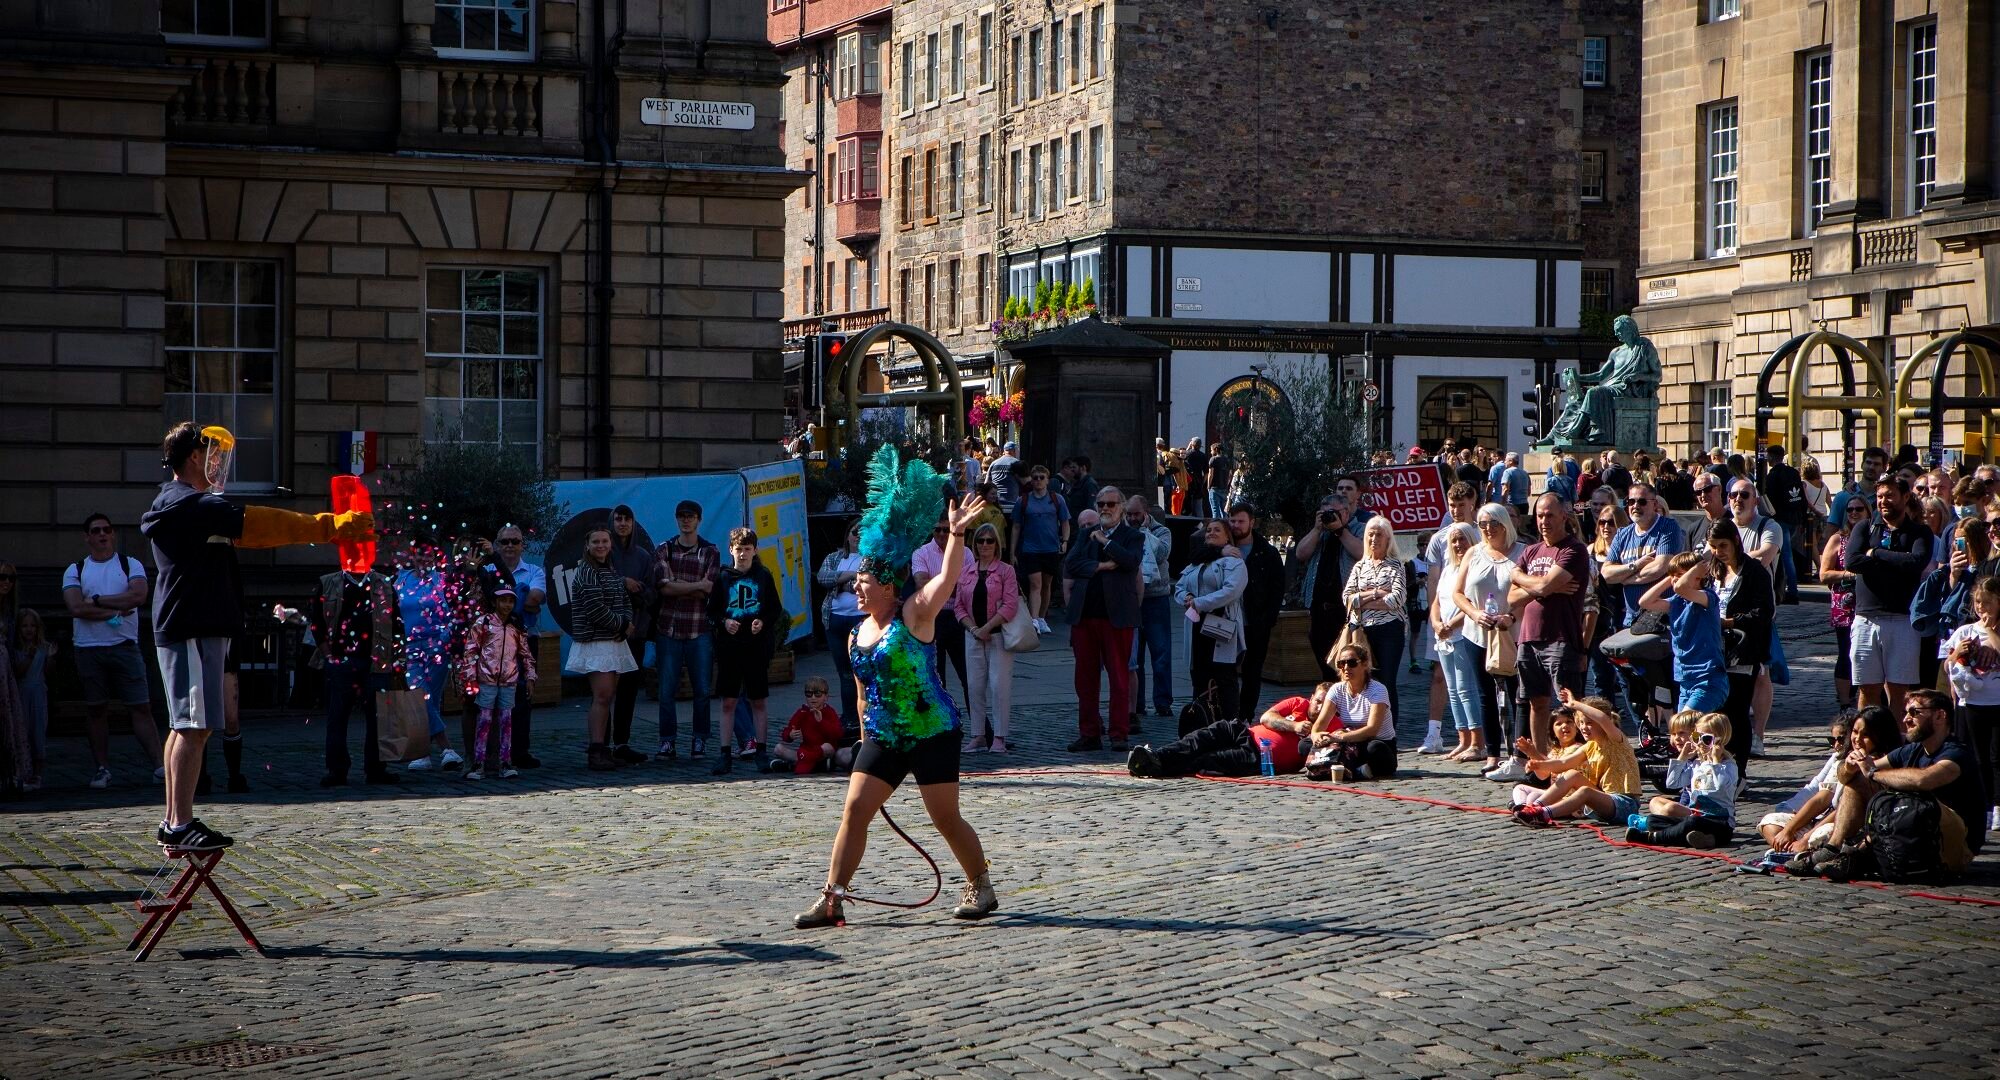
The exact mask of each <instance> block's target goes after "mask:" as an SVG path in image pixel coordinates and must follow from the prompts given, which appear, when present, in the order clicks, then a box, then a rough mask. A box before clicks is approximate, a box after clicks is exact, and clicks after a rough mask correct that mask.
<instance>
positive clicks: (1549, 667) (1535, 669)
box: [1520, 641, 1589, 698]
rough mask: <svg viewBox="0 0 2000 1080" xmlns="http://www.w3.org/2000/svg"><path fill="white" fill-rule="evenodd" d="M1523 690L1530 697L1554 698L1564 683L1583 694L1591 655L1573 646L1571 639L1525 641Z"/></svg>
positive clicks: (1522, 654) (1573, 690) (1522, 657)
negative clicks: (1585, 675) (1585, 670)
mask: <svg viewBox="0 0 2000 1080" xmlns="http://www.w3.org/2000/svg"><path fill="white" fill-rule="evenodd" d="M1520 659H1521V664H1520V667H1521V693H1522V695H1523V696H1525V697H1529V698H1552V697H1555V696H1556V687H1558V686H1560V687H1563V688H1564V689H1566V690H1568V691H1569V692H1570V693H1572V694H1575V695H1576V696H1578V697H1582V696H1583V671H1584V666H1585V662H1586V661H1587V660H1588V659H1589V657H1588V655H1587V654H1586V653H1585V652H1584V651H1583V650H1582V649H1573V648H1570V645H1569V642H1567V641H1529V642H1524V643H1522V645H1521V658H1520Z"/></svg>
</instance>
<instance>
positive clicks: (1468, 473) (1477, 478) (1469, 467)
mask: <svg viewBox="0 0 2000 1080" xmlns="http://www.w3.org/2000/svg"><path fill="white" fill-rule="evenodd" d="M1456 475H1457V476H1458V479H1459V480H1460V481H1461V482H1463V483H1467V484H1471V485H1472V487H1473V490H1475V491H1485V490H1486V470H1485V469H1482V468H1480V467H1479V466H1477V465H1474V464H1473V463H1472V462H1470V461H1468V462H1466V463H1465V464H1463V465H1460V466H1459V467H1458V472H1457V474H1456Z"/></svg>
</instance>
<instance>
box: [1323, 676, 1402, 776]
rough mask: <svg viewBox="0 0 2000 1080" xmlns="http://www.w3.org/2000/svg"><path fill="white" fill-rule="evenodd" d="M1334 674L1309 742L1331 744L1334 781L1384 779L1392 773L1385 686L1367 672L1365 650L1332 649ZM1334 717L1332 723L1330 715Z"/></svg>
mask: <svg viewBox="0 0 2000 1080" xmlns="http://www.w3.org/2000/svg"><path fill="white" fill-rule="evenodd" d="M1333 669H1334V671H1335V672H1336V673H1337V674H1338V675H1339V676H1340V679H1339V681H1338V682H1336V683H1334V684H1333V689H1332V690H1331V691H1329V692H1328V693H1327V696H1326V711H1325V712H1324V713H1322V714H1321V715H1322V717H1323V719H1322V720H1320V721H1319V722H1318V723H1315V724H1314V725H1313V728H1314V731H1313V746H1314V747H1315V748H1318V747H1324V746H1331V747H1333V748H1334V750H1335V755H1334V759H1333V775H1332V777H1331V779H1332V780H1333V781H1334V782H1335V783H1341V782H1344V781H1347V780H1387V779H1389V778H1391V777H1393V776H1395V775H1396V717H1395V714H1394V713H1392V712H1391V711H1390V709H1389V692H1388V691H1387V690H1385V689H1383V686H1382V684H1381V683H1379V682H1377V681H1376V680H1375V679H1373V678H1372V677H1371V673H1370V665H1369V659H1368V650H1366V649H1364V648H1362V647H1361V646H1359V645H1344V646H1341V647H1340V648H1337V649H1335V650H1334V651H1333ZM1333 720H1338V721H1340V727H1339V728H1338V729H1335V728H1333V727H1332V726H1331V721H1333Z"/></svg>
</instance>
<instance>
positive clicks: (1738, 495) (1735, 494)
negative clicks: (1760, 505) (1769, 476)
mask: <svg viewBox="0 0 2000 1080" xmlns="http://www.w3.org/2000/svg"><path fill="white" fill-rule="evenodd" d="M1756 496H1757V493H1756V492H1754V491H1732V492H1730V493H1729V497H1730V498H1732V499H1752V498H1756Z"/></svg>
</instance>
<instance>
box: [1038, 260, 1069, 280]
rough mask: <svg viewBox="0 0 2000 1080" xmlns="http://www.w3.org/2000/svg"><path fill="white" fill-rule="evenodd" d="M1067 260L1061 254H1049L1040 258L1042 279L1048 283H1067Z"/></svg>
mask: <svg viewBox="0 0 2000 1080" xmlns="http://www.w3.org/2000/svg"><path fill="white" fill-rule="evenodd" d="M1068 273H1069V260H1067V259H1065V258H1063V257H1062V256H1061V255H1051V256H1049V257H1048V258H1046V259H1043V260H1042V280H1043V281H1046V282H1048V283H1049V284H1050V285H1067V284H1069V278H1068V277H1067V274H1068Z"/></svg>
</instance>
